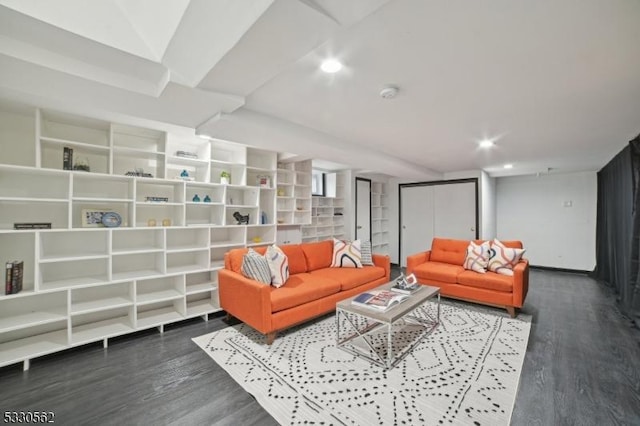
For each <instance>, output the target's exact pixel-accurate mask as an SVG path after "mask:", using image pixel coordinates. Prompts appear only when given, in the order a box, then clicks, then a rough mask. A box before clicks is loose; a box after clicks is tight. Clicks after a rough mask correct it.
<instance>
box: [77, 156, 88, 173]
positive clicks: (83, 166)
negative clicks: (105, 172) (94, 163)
mask: <svg viewBox="0 0 640 426" xmlns="http://www.w3.org/2000/svg"><path fill="white" fill-rule="evenodd" d="M73 170H82V171H83V172H89V171H91V169H90V168H89V159H87V157H78V159H77V160H76V163H75V164H74V165H73Z"/></svg>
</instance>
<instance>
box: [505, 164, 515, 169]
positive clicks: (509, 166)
mask: <svg viewBox="0 0 640 426" xmlns="http://www.w3.org/2000/svg"><path fill="white" fill-rule="evenodd" d="M504 168H505V169H513V164H505V165H504Z"/></svg>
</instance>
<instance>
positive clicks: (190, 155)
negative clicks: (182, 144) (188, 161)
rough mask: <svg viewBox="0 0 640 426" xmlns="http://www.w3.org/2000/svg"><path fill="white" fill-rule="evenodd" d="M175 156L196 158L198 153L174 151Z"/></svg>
mask: <svg viewBox="0 0 640 426" xmlns="http://www.w3.org/2000/svg"><path fill="white" fill-rule="evenodd" d="M176 157H183V158H193V159H196V160H197V159H198V154H197V153H196V152H190V151H176Z"/></svg>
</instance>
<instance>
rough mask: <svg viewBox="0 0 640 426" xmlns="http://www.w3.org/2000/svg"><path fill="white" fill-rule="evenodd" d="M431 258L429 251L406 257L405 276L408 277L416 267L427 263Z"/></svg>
mask: <svg viewBox="0 0 640 426" xmlns="http://www.w3.org/2000/svg"><path fill="white" fill-rule="evenodd" d="M430 258H431V250H429V251H422V252H420V253H416V254H412V255H410V256H407V271H406V274H407V275H410V274H412V273H413V270H414V269H415V267H416V266H418V265H420V264H422V263H425V262H428V261H429V259H430Z"/></svg>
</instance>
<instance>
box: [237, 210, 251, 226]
mask: <svg viewBox="0 0 640 426" xmlns="http://www.w3.org/2000/svg"><path fill="white" fill-rule="evenodd" d="M233 217H234V219H235V220H236V221H237V222H238V223H237V225H248V224H249V213H247V214H246V215H241V214H240V212H235V213H233Z"/></svg>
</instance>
